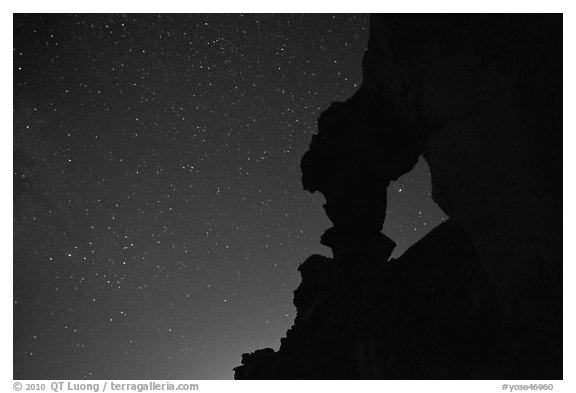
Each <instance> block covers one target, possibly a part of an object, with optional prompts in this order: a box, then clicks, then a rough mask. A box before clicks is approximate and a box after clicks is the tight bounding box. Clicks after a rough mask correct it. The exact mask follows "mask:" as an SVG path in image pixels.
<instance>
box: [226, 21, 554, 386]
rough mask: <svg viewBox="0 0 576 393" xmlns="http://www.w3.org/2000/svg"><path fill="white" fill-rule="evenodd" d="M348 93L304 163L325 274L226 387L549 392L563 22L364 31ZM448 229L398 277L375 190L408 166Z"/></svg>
mask: <svg viewBox="0 0 576 393" xmlns="http://www.w3.org/2000/svg"><path fill="white" fill-rule="evenodd" d="M370 28H371V33H370V40H369V44H368V50H367V52H366V53H365V56H364V59H363V63H362V67H363V83H362V85H361V87H360V89H359V90H358V92H357V93H356V94H355V95H354V96H353V97H351V98H350V99H349V100H347V101H346V102H344V103H334V104H332V106H331V107H330V108H329V109H328V110H327V111H325V112H324V113H323V114H322V115H321V116H320V119H319V120H318V128H319V132H318V134H317V135H315V136H314V137H313V140H312V143H311V145H310V149H309V151H308V152H307V153H306V154H305V155H304V157H303V159H302V164H301V167H302V173H303V177H302V182H303V185H304V189H306V190H308V191H310V192H315V191H319V192H321V193H322V194H323V195H324V197H325V199H326V204H325V210H326V213H327V215H328V217H329V218H330V220H331V221H332V223H333V224H334V227H332V228H330V229H328V230H327V231H326V232H325V233H324V235H323V236H322V239H321V242H322V244H324V245H327V246H328V247H330V248H331V249H332V251H333V258H326V257H321V256H313V257H310V258H309V259H308V260H307V261H306V262H305V263H304V264H303V265H301V267H300V269H299V270H300V271H301V273H302V283H301V285H300V287H299V288H298V290H297V291H296V292H295V299H294V300H295V305H296V307H297V310H298V314H297V318H296V321H295V324H294V326H293V327H292V328H291V329H290V330H289V331H288V332H287V335H286V337H285V338H283V339H282V340H281V347H280V349H279V351H278V352H274V351H272V350H270V349H269V350H267V351H265V352H261V351H256V352H255V353H253V354H250V355H246V356H244V357H243V360H242V364H243V365H242V366H239V367H237V368H236V369H235V371H236V374H235V377H236V378H238V379H269V378H272V379H276V378H280V379H290V378H310V379H323V378H331V379H337V378H347V379H356V378H377V379H404V378H424V379H435V378H439V379H450V378H498V379H502V378H512V379H526V378H529V379H560V378H562V254H561V247H562V240H561V239H562V204H561V203H562V180H561V178H562V150H561V148H562V17H561V16H557V15H556V16H555V15H392V16H380V15H376V16H373V17H372V18H371V26H370ZM421 154H422V155H424V157H425V158H426V160H427V162H428V164H429V166H430V170H431V175H432V192H433V198H434V200H435V201H436V202H437V203H438V204H439V206H440V207H441V208H442V209H443V210H444V211H445V212H446V213H447V214H448V215H449V216H450V220H449V222H447V223H444V224H442V225H440V226H439V227H437V228H436V229H434V230H433V231H432V232H431V233H430V234H429V235H427V236H426V237H425V238H423V239H422V240H421V241H419V242H418V243H417V244H415V245H414V246H412V247H411V248H410V249H409V250H408V251H406V253H404V254H403V255H402V256H401V257H400V258H398V259H397V260H389V258H390V255H391V253H392V250H393V248H394V243H393V242H392V241H391V240H390V239H388V238H387V237H386V236H385V235H383V234H381V233H380V231H381V229H382V224H383V222H384V219H385V213H386V188H387V186H388V184H389V182H390V181H391V180H394V179H396V178H398V177H399V176H401V175H402V174H404V173H406V172H408V171H409V170H410V169H411V168H412V167H413V165H414V164H415V163H416V161H417V159H418V156H419V155H421Z"/></svg>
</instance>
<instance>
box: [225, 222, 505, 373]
mask: <svg viewBox="0 0 576 393" xmlns="http://www.w3.org/2000/svg"><path fill="white" fill-rule="evenodd" d="M373 260H374V264H373V265H372V266H371V267H370V268H369V269H367V273H368V274H366V275H365V276H364V277H363V278H362V280H361V281H356V282H357V283H358V284H359V285H356V286H354V287H346V288H344V289H343V288H341V287H340V286H339V287H338V288H336V287H334V284H332V286H331V287H330V288H329V287H328V284H330V283H331V281H330V279H329V278H328V277H329V276H330V275H331V273H332V271H331V269H332V268H333V267H334V266H335V265H334V263H331V262H333V261H330V259H329V258H326V257H321V256H312V257H310V258H308V259H307V260H306V262H304V263H303V264H302V265H301V266H300V268H299V270H300V272H301V273H302V283H301V284H300V286H299V287H298V289H297V290H296V291H295V293H294V295H295V296H294V303H295V305H296V307H297V312H298V315H297V317H296V321H295V324H294V326H293V327H292V328H291V329H290V330H289V331H288V333H287V335H286V338H284V339H282V341H281V346H280V350H279V351H278V352H274V351H273V350H272V349H270V348H268V349H266V350H259V351H256V352H255V353H253V354H247V355H243V359H242V363H243V364H244V365H243V366H240V367H237V368H236V369H235V372H236V374H235V377H236V378H237V379H372V378H376V379H384V378H386V379H412V378H424V379H434V378H440V379H446V378H473V377H474V375H475V374H474V373H475V372H479V371H482V370H484V369H485V368H486V367H487V365H489V364H490V363H491V362H493V361H495V359H498V358H499V357H501V356H502V353H503V346H502V345H501V343H502V342H503V339H502V337H500V335H501V330H500V327H499V326H500V324H499V322H500V319H501V314H500V309H499V307H498V305H497V303H496V301H495V298H494V293H493V291H492V288H491V286H490V284H489V282H488V280H487V278H486V275H485V274H484V272H483V270H482V268H481V266H480V264H479V263H478V259H477V258H476V257H475V255H474V249H473V247H472V244H471V243H470V241H469V239H468V238H467V236H466V235H465V233H464V232H463V231H462V230H461V229H460V228H459V227H458V226H457V225H456V224H454V223H452V222H446V223H443V224H441V225H440V226H439V227H437V228H436V229H434V230H433V231H432V232H430V233H429V234H428V235H427V236H426V237H425V238H423V239H422V240H421V241H419V242H418V243H417V244H416V245H414V246H413V247H411V248H410V250H409V251H407V252H406V253H405V254H404V255H402V257H400V258H399V259H397V260H390V261H388V262H386V259H379V256H378V255H374V259H373ZM319 278H320V279H319ZM304 294H305V295H304Z"/></svg>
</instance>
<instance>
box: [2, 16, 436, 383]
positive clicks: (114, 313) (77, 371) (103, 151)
mask: <svg viewBox="0 0 576 393" xmlns="http://www.w3.org/2000/svg"><path fill="white" fill-rule="evenodd" d="M367 40H368V16H367V15H345V14H339V15H326V14H322V15H315V14H307V15H256V14H249V15H239V14H234V15H199V14H190V15H86V14H83V15H15V16H14V53H13V56H14V378H16V379H34V378H42V379H56V378H59V379H82V378H95V379H99V378H107V379H139V378H144V379H224V378H225V379H230V378H232V376H233V372H232V368H233V367H234V366H236V365H239V364H240V356H241V354H242V353H244V352H250V351H253V350H255V349H258V348H264V347H272V348H274V349H277V348H278V346H279V343H280V338H281V337H283V336H284V333H285V332H286V330H287V329H288V328H289V327H290V326H291V324H292V321H293V319H294V313H295V309H294V307H293V305H292V291H294V290H295V289H296V287H297V286H298V284H299V281H300V278H299V274H298V271H297V270H296V269H297V267H298V265H299V264H300V263H301V262H303V261H304V260H305V259H306V258H307V257H308V256H309V255H311V254H313V253H323V254H327V255H329V250H328V249H327V248H325V247H322V246H321V245H320V242H319V240H320V236H321V234H322V233H323V231H324V230H325V229H327V228H328V227H330V226H331V224H330V222H329V220H328V219H327V218H326V216H325V215H324V212H323V209H322V203H323V198H322V196H321V195H319V194H314V195H311V194H309V193H307V192H305V191H303V190H302V186H301V183H300V176H301V174H300V168H299V163H300V158H301V156H302V155H303V154H304V152H305V151H306V150H307V148H308V145H309V143H310V140H311V136H312V134H313V133H314V132H315V131H316V119H317V117H318V116H319V114H320V113H321V111H322V110H324V109H326V108H327V107H328V106H329V105H330V103H331V102H332V101H337V100H345V99H346V98H348V97H349V96H350V95H352V94H353V92H354V91H355V90H356V89H357V88H358V86H359V84H360V83H361V60H362V55H363V52H364V50H365V48H366V44H367ZM388 194H389V196H388V216H387V221H386V224H385V228H384V232H385V233H386V234H387V235H388V236H390V237H391V238H392V239H394V240H395V241H396V242H397V243H398V249H397V250H396V253H395V255H398V254H400V253H401V252H403V251H404V250H405V249H406V248H407V247H408V246H409V245H410V244H413V243H414V242H415V241H416V240H417V239H419V238H420V237H422V235H423V234H425V233H426V232H428V231H429V230H430V229H431V228H432V227H434V226H435V225H437V224H438V223H439V222H440V221H441V220H442V219H443V218H444V216H443V214H442V212H441V211H440V209H439V208H438V207H437V206H436V205H435V204H434V202H432V200H431V198H430V179H429V171H428V168H427V166H426V165H425V163H423V162H422V161H421V162H420V163H419V164H418V165H417V166H416V168H415V169H414V170H413V171H412V172H411V173H409V174H407V175H405V176H404V177H402V178H401V179H399V181H398V182H395V183H393V184H392V185H391V186H390V188H389V191H388Z"/></svg>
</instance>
